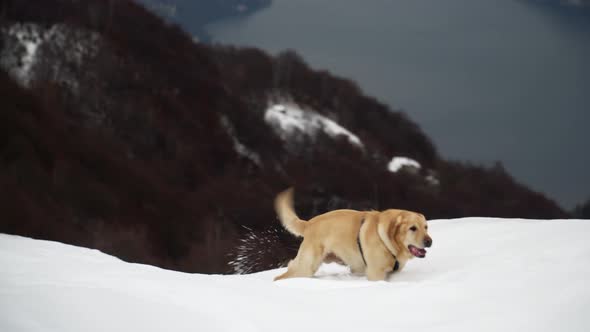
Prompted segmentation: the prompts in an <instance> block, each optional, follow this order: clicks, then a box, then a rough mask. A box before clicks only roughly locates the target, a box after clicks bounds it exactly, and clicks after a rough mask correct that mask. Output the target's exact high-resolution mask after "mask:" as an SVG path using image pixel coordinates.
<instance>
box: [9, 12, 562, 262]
mask: <svg viewBox="0 0 590 332" xmlns="http://www.w3.org/2000/svg"><path fill="white" fill-rule="evenodd" d="M0 17H2V21H1V23H0V36H1V38H0V41H1V44H0V67H1V68H2V69H1V70H0V95H2V99H1V100H0V103H1V109H2V111H1V112H0V184H1V187H2V190H1V191H0V211H2V217H1V218H0V232H4V233H9V234H18V235H23V236H29V237H34V238H40V239H49V240H56V241H60V242H65V243H70V244H74V245H80V246H86V247H90V248H97V249H100V250H102V251H104V252H107V253H110V254H113V255H116V256H117V257H120V258H122V259H125V260H128V261H132V262H140V263H149V264H152V265H158V266H161V267H165V268H170V269H177V270H181V271H188V272H207V273H209V272H216V273H221V272H229V271H232V269H233V267H230V266H228V262H229V261H231V260H233V258H235V257H234V255H235V252H236V251H235V248H236V247H237V246H238V245H239V243H240V239H243V236H245V235H246V236H250V235H251V233H250V232H252V231H254V232H270V234H273V235H272V236H273V238H272V239H273V241H274V240H276V241H278V242H277V246H276V247H274V248H270V249H272V255H270V256H266V258H265V259H261V260H260V262H259V265H257V266H256V270H263V269H268V268H269V267H270V266H276V265H277V264H278V263H280V262H282V261H283V260H284V259H286V258H288V257H291V256H292V254H293V250H294V248H296V245H297V242H296V241H295V240H293V239H292V238H291V237H289V236H286V235H285V234H284V233H283V232H281V231H280V228H277V227H278V222H277V221H276V219H275V213H274V211H273V209H272V200H273V197H274V195H275V194H276V193H278V192H279V191H281V190H283V189H285V188H286V187H288V186H295V187H296V208H297V211H298V212H299V213H300V214H301V216H302V217H303V218H309V217H310V216H313V215H315V214H318V213H321V212H325V211H327V210H330V209H335V208H356V209H385V208H395V207H398V208H406V209H411V210H419V211H420V212H422V213H424V214H426V215H427V217H429V218H449V217H464V216H474V215H485V216H494V217H523V218H537V219H538V218H564V217H568V216H569V214H568V213H566V212H564V211H563V210H562V209H561V208H560V207H559V206H558V205H557V204H556V203H555V202H553V201H551V200H549V199H547V198H546V197H544V196H543V195H542V194H540V193H537V192H534V191H531V190H530V189H528V188H526V187H525V186H523V185H521V184H519V183H517V182H516V181H515V180H514V179H513V178H512V177H511V176H510V175H509V174H508V173H507V172H506V171H505V170H504V168H503V167H502V165H501V164H497V165H496V166H495V167H492V168H484V167H479V166H477V165H471V164H468V163H461V162H455V161H448V160H445V159H444V158H442V157H441V156H440V155H439V154H438V153H437V151H436V148H435V146H434V144H433V143H432V142H431V141H430V139H429V138H428V137H427V136H426V135H425V134H424V133H423V132H422V130H421V129H420V128H419V127H418V126H417V125H416V124H415V123H414V122H413V121H412V120H411V119H409V118H408V117H407V115H405V114H404V113H401V112H398V111H396V110H392V109H391V108H389V107H388V106H387V105H384V104H383V103H381V102H379V101H377V100H375V99H374V98H372V97H370V96H366V95H365V94H364V93H363V92H362V90H361V89H360V88H359V87H358V86H356V84H355V83H353V82H351V81H349V80H346V79H343V78H340V77H337V76H335V75H333V74H331V73H329V72H326V71H318V70H314V69H311V68H309V67H308V66H307V65H306V64H305V62H304V61H303V59H301V57H300V56H299V55H297V54H296V53H295V52H292V51H286V52H283V53H281V54H279V55H277V56H270V55H268V54H266V53H264V52H263V51H260V50H257V49H253V48H236V47H232V46H212V45H206V44H203V43H195V42H194V41H193V38H192V36H191V35H189V34H187V33H186V32H185V31H183V30H182V29H181V28H179V27H178V26H175V25H170V24H168V23H166V22H165V21H164V20H163V19H161V18H159V17H158V16H156V15H154V14H152V13H151V12H150V11H149V10H147V9H145V8H143V7H142V6H141V5H139V4H137V3H135V2H132V1H123V0H118V1H102V0H88V1H84V2H79V1H71V0H54V1H43V2H39V1H33V0H10V1H4V2H2V3H0ZM449 135H452V133H449ZM244 227H247V229H246V228H244Z"/></svg>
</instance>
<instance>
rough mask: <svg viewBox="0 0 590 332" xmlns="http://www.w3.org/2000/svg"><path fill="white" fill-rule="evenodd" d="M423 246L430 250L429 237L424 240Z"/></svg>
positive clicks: (430, 241)
mask: <svg viewBox="0 0 590 332" xmlns="http://www.w3.org/2000/svg"><path fill="white" fill-rule="evenodd" d="M424 246H425V247H426V248H430V246H432V239H431V238H430V237H427V238H425V239H424Z"/></svg>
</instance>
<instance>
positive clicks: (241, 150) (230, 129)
mask: <svg viewBox="0 0 590 332" xmlns="http://www.w3.org/2000/svg"><path fill="white" fill-rule="evenodd" d="M221 125H222V126H223V127H224V128H225V130H226V131H227V133H228V135H229V136H230V138H231V140H232V142H233V144H234V150H235V151H236V152H237V153H238V154H239V155H240V156H243V157H246V158H248V159H250V160H251V161H252V162H254V163H255V164H256V165H258V166H261V165H262V161H261V159H260V156H259V155H258V153H256V152H254V151H252V150H250V149H249V148H248V147H247V146H245V145H244V144H242V142H240V140H239V139H238V137H237V135H236V129H235V128H234V126H233V124H232V123H231V121H230V120H229V119H228V118H227V117H226V116H222V117H221Z"/></svg>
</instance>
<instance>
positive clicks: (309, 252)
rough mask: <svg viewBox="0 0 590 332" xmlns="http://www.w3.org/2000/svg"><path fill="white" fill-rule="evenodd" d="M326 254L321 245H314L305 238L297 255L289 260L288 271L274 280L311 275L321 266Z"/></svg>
mask: <svg viewBox="0 0 590 332" xmlns="http://www.w3.org/2000/svg"><path fill="white" fill-rule="evenodd" d="M324 255H325V253H324V249H323V248H322V247H321V246H316V245H313V244H311V243H310V242H306V241H305V239H304V240H303V242H302V243H301V247H299V252H298V253H297V257H295V259H293V260H292V261H290V262H289V266H288V268H287V272H285V273H283V274H281V275H280V276H278V277H276V278H275V279H274V280H275V281H276V280H281V279H286V278H303V277H311V276H313V274H314V273H315V272H316V271H317V269H318V268H319V267H320V264H321V263H322V260H323V259H324Z"/></svg>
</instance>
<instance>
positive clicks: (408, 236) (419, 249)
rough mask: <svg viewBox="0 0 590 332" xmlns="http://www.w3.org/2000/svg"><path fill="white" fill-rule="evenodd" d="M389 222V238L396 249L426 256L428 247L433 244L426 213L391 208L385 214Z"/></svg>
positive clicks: (421, 256) (413, 254) (411, 255)
mask: <svg viewBox="0 0 590 332" xmlns="http://www.w3.org/2000/svg"><path fill="white" fill-rule="evenodd" d="M383 217H385V218H386V220H387V221H388V222H389V231H388V238H389V239H391V242H392V244H393V246H394V247H395V249H396V251H397V252H398V253H400V251H402V252H405V253H406V254H409V255H408V256H410V257H420V258H424V257H426V249H425V248H428V247H430V246H431V245H432V238H431V237H430V235H428V224H427V223H426V218H425V217H424V215H422V214H420V213H416V212H412V211H405V210H389V211H386V213H385V214H384V216H383Z"/></svg>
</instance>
